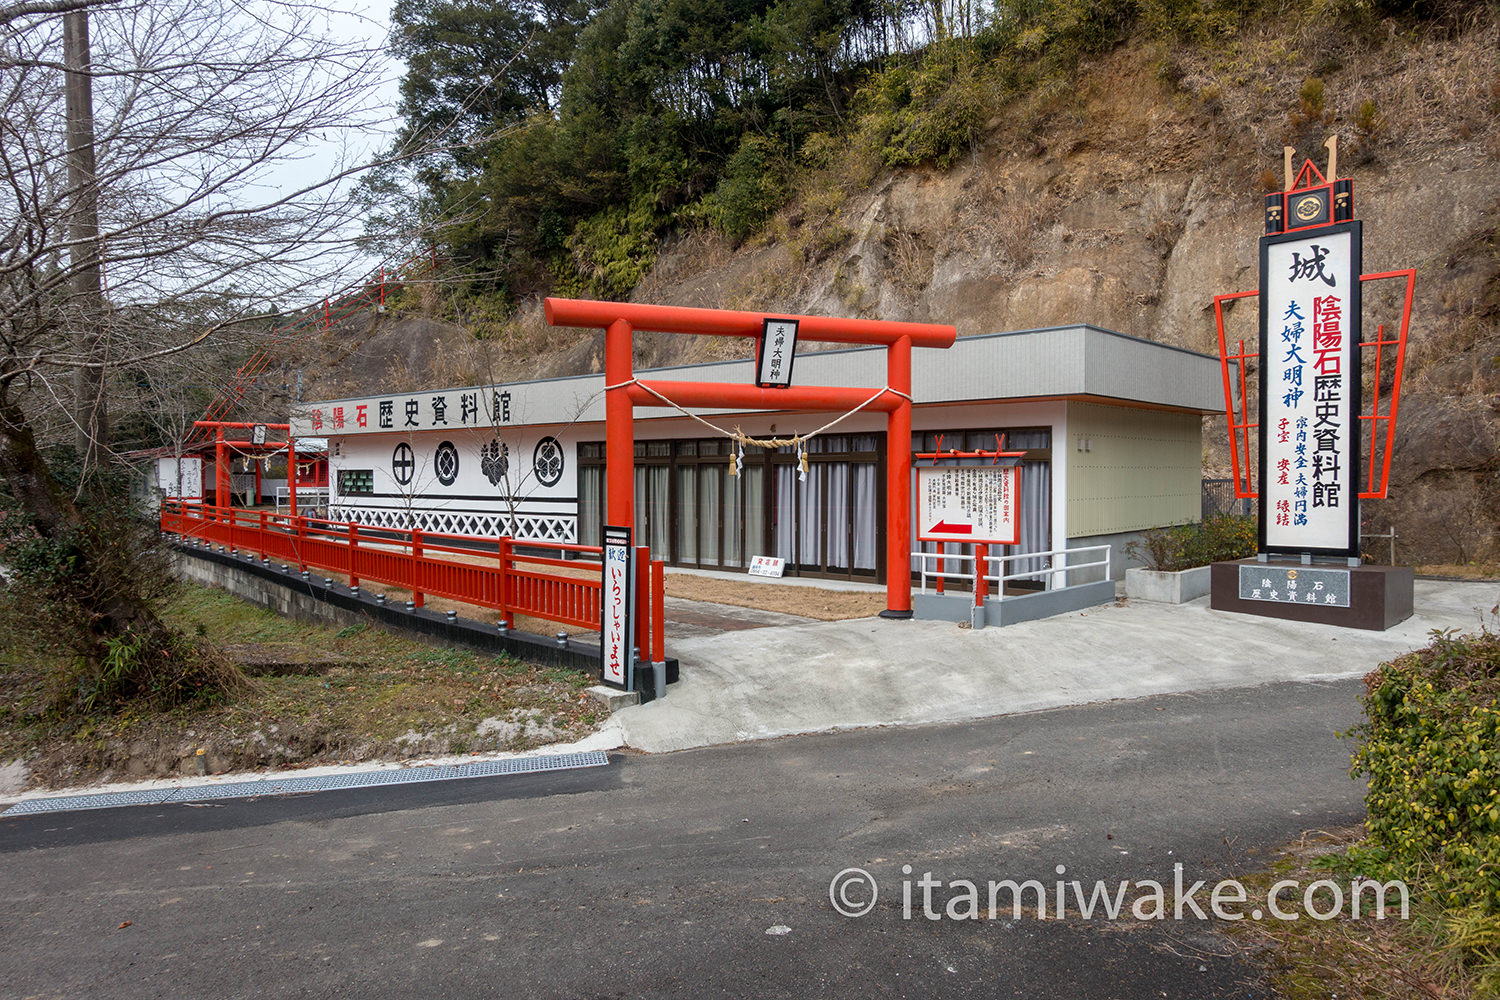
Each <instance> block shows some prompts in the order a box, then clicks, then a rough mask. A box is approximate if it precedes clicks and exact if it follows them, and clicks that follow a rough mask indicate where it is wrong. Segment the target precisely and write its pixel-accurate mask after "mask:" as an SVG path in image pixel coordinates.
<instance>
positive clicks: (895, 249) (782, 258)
mask: <svg viewBox="0 0 1500 1000" xmlns="http://www.w3.org/2000/svg"><path fill="white" fill-rule="evenodd" d="M1335 134H1336V135H1338V136H1339V138H1340V142H1341V146H1340V154H1339V174H1340V175H1341V176H1349V177H1352V178H1353V179H1354V184H1355V188H1354V190H1355V212H1356V216H1357V217H1359V218H1361V219H1363V220H1364V221H1365V248H1364V249H1365V270H1366V272H1367V273H1373V272H1377V271H1382V270H1388V269H1393V268H1401V267H1415V268H1417V269H1418V274H1419V278H1418V286H1417V301H1416V308H1415V311H1414V315H1413V320H1412V329H1411V340H1410V346H1409V351H1408V361H1407V370H1406V376H1405V383H1404V385H1403V394H1402V400H1401V422H1402V426H1401V431H1400V438H1399V442H1398V447H1397V452H1396V458H1395V463H1394V465H1393V472H1392V487H1391V496H1392V498H1391V499H1390V500H1387V501H1375V502H1367V504H1366V508H1365V511H1366V521H1367V525H1368V529H1369V530H1370V531H1372V532H1375V531H1379V532H1383V531H1385V530H1386V529H1387V527H1388V526H1391V525H1394V526H1395V528H1396V531H1397V533H1398V535H1399V536H1400V541H1399V543H1398V544H1399V551H1398V559H1400V560H1401V561H1403V562H1415V563H1421V564H1433V563H1469V562H1474V561H1486V560H1488V561H1491V562H1493V561H1494V560H1496V559H1497V558H1500V457H1497V456H1500V250H1497V246H1496V231H1497V225H1500V33H1497V27H1496V24H1495V22H1494V16H1493V14H1491V15H1490V16H1489V18H1488V20H1486V21H1484V22H1483V23H1477V24H1472V25H1470V26H1469V27H1467V28H1466V29H1465V30H1461V31H1460V30H1451V31H1444V32H1436V31H1425V32H1423V33H1420V34H1403V33H1400V32H1397V31H1396V30H1395V28H1393V27H1392V28H1390V29H1389V30H1387V31H1385V33H1383V34H1381V33H1378V32H1377V33H1374V34H1373V35H1370V36H1367V37H1361V38H1338V37H1329V36H1327V35H1326V34H1324V33H1317V32H1314V31H1311V30H1306V31H1303V32H1301V33H1296V34H1292V33H1287V32H1284V31H1278V30H1277V29H1276V28H1274V27H1263V28H1260V29H1257V30H1255V31H1252V32H1249V33H1245V34H1242V35H1241V36H1240V37H1238V38H1237V39H1236V40H1234V41H1233V42H1227V43H1221V44H1219V45H1217V46H1215V47H1213V48H1211V49H1202V50H1169V49H1167V48H1165V47H1163V46H1161V45H1158V44H1155V43H1153V44H1149V45H1148V44H1128V43H1127V44H1126V45H1124V46H1121V47H1119V48H1117V49H1115V50H1114V51H1112V52H1111V53H1109V54H1108V55H1107V56H1104V57H1102V58H1099V59H1097V60H1095V61H1092V62H1089V63H1086V64H1084V65H1082V66H1080V67H1079V68H1078V70H1077V71H1076V73H1074V74H1073V75H1072V76H1071V77H1070V78H1069V79H1068V80H1067V81H1066V84H1065V85H1064V84H1061V83H1060V84H1058V85H1057V86H1053V87H1049V88H1043V89H1042V90H1041V91H1038V92H1035V93H1031V94H1028V95H1027V96H1026V97H1025V98H1024V99H1022V100H1018V101H1015V102H1012V104H1010V105H1009V106H1006V107H1004V108H1003V109H1002V110H1001V111H1000V112H999V113H997V114H995V115H994V116H993V117H992V118H991V120H989V121H988V123H987V125H986V126H985V127H984V128H983V129H982V131H981V132H980V133H979V134H977V135H976V136H975V138H974V142H973V143H972V148H971V151H970V155H969V156H967V157H965V158H963V159H962V160H961V161H960V162H958V163H957V164H955V165H954V166H952V167H951V168H950V169H947V170H942V171H939V170H935V169H918V170H907V171H891V170H887V169H882V168H880V167H879V166H878V160H877V159H876V158H875V157H874V155H873V153H871V152H870V151H865V150H861V149H859V148H857V147H851V148H848V149H844V150H841V151H839V152H837V153H836V154H833V155H830V156H827V157H824V158H823V159H822V160H821V161H820V162H819V163H818V164H816V166H815V167H809V168H808V169H807V170H806V171H805V172H804V173H802V174H801V175H800V176H799V177H798V178H797V181H796V193H795V196H794V198H793V200H792V202H791V204H790V205H789V206H788V207H787V208H786V209H784V210H783V211H782V212H781V213H779V214H778V215H777V216H776V218H775V219H774V220H773V221H772V222H771V224H770V225H769V226H768V227H766V229H765V230H764V231H763V232H762V233H760V234H759V235H758V236H756V237H754V238H752V239H751V240H749V241H748V242H747V243H745V244H744V245H742V246H738V247H736V246H731V245H729V244H728V243H726V242H725V241H724V240H723V239H722V238H720V237H717V236H715V235H713V234H712V233H709V232H707V231H702V230H699V231H694V232H691V233H687V234H683V235H680V236H678V237H676V238H675V242H671V243H668V244H666V245H664V246H662V247H661V248H660V252H659V254H658V257H657V262H656V264H655V266H654V268H653V270H652V271H651V272H650V274H649V275H648V276H647V278H646V279H645V280H644V281H643V282H642V283H641V284H640V285H639V286H638V287H637V288H636V289H635V291H634V293H633V296H632V297H633V298H634V299H636V300H640V301H652V302H664V303H672V304H685V305H702V306H721V307H729V308H745V309H765V310H773V311H788V312H803V313H822V314H835V315H848V316H867V317H876V316H878V317H882V318H887V319H910V320H930V321H937V322H946V323H953V324H955V325H956V326H957V327H958V330H959V333H960V335H966V334H978V333H986V332H991V331H997V330H1011V329H1024V328H1028V327H1037V326H1046V325H1051V324H1061V323H1073V322H1088V323H1093V324H1096V325H1099V326H1103V327H1107V328H1110V329H1114V330H1118V331H1120V332H1123V333H1128V334H1132V335H1135V336H1140V337H1146V338H1149V339H1152V340H1156V341H1160V342H1163V343H1169V344H1174V345H1179V346H1182V347H1188V348H1192V349H1194V350H1199V351H1205V352H1209V353H1214V352H1216V351H1217V346H1216V333H1215V326H1214V320H1213V309H1212V298H1213V295H1214V294H1215V293H1217V292H1228V291H1240V290H1248V289H1251V288H1253V287H1254V285H1255V283H1256V280H1257V279H1256V269H1257V268H1256V239H1257V237H1258V236H1259V234H1260V231H1261V230H1260V227H1261V213H1262V197H1261V196H1262V193H1263V192H1265V191H1269V190H1275V189H1278V188H1279V187H1281V181H1282V172H1281V162H1282V157H1281V149H1282V146H1283V145H1284V144H1291V145H1295V146H1297V147H1298V149H1299V162H1300V159H1301V157H1302V156H1304V155H1313V156H1314V158H1315V160H1316V162H1317V163H1318V165H1319V166H1320V168H1321V167H1324V166H1325V165H1326V153H1325V152H1324V151H1323V150H1322V148H1321V147H1322V143H1323V140H1324V139H1325V138H1326V137H1327V136H1329V135H1335ZM1383 284H1384V285H1388V286H1390V288H1388V289H1381V290H1378V291H1376V292H1374V294H1371V293H1370V292H1368V291H1367V293H1366V296H1367V297H1366V317H1365V322H1366V325H1367V330H1370V331H1371V332H1373V327H1374V325H1375V324H1376V323H1384V324H1387V326H1388V328H1390V329H1394V328H1396V326H1397V324H1399V321H1400V312H1399V309H1400V300H1399V297H1398V294H1399V292H1398V289H1397V288H1396V286H1397V284H1398V283H1396V282H1386V283H1383ZM478 310H479V307H478V306H475V305H474V304H473V302H472V301H469V300H463V301H461V300H459V299H458V298H457V297H456V296H454V295H453V294H452V293H451V292H448V291H441V290H439V289H438V288H430V289H426V290H414V291H412V292H411V293H409V294H408V296H407V300H406V304H405V309H404V311H398V312H397V313H395V314H392V315H388V316H386V317H380V318H375V317H368V318H366V319H365V320H363V321H361V322H359V323H357V324H351V325H346V326H345V327H343V328H341V329H340V330H337V331H335V332H334V333H333V334H332V335H330V340H331V341H332V343H331V344H330V343H325V344H323V345H321V346H319V347H317V349H314V350H309V351H308V353H307V356H306V357H305V358H304V359H302V361H300V362H298V363H300V364H302V365H303V366H304V368H305V371H306V372H307V374H308V385H307V386H306V389H305V391H306V393H307V394H308V397H309V398H313V397H315V396H319V395H321V396H323V397H325V398H326V397H328V396H331V395H342V394H347V393H349V392H354V391H362V390H364V389H370V388H373V387H375V386H385V387H388V388H405V387H408V386H410V387H416V386H419V385H424V384H437V383H447V384H454V383H461V382H471V381H480V380H483V379H486V378H491V377H493V378H519V377H533V376H539V375H554V374H564V373H573V372H581V371H593V370H598V369H599V367H600V365H601V362H602V356H601V346H600V344H599V343H598V342H597V341H598V338H597V337H596V338H590V337H589V336H588V335H582V336H580V335H578V334H576V333H574V332H570V331H553V330H550V329H548V328H547V327H546V326H545V324H544V323H543V322H542V320H541V317H540V308H539V306H538V305H537V304H535V303H533V304H531V305H529V306H527V307H524V308H523V309H522V310H521V311H520V313H519V314H517V315H515V316H513V317H511V318H510V319H508V320H506V321H504V322H491V321H489V319H488V318H487V317H485V316H484V315H483V314H482V313H480V312H479V311H478ZM1254 322H1255V320H1254V316H1253V311H1252V310H1249V309H1241V310H1240V311H1239V312H1238V313H1232V314H1231V323H1232V324H1233V329H1232V331H1231V332H1232V334H1233V335H1237V336H1242V337H1245V338H1246V339H1249V338H1250V337H1251V336H1252V335H1253V333H1254ZM325 348H331V350H325ZM742 349H743V345H739V344H735V343H727V342H723V341H717V340H705V341H702V342H694V341H692V340H689V339H686V338H660V339H658V340H655V341H649V340H648V341H647V342H645V343H643V344H642V345H641V347H640V350H639V351H638V363H639V364H642V365H649V364H661V363H670V362H677V361H684V360H701V359H709V358H717V357H723V356H725V354H724V352H726V351H733V350H742ZM326 359H331V360H332V362H334V363H333V364H327V363H325V360H326ZM1370 377H1371V376H1369V375H1367V379H1366V381H1367V392H1368V383H1369V382H1370ZM1382 381H1383V382H1384V383H1385V385H1384V387H1383V389H1382V391H1383V392H1385V391H1388V389H1389V375H1388V373H1387V374H1386V375H1385V376H1384V377H1383V379H1382ZM1206 442H1207V444H1206V448H1205V455H1204V465H1205V473H1206V474H1209V475H1223V474H1226V473H1225V471H1224V470H1225V468H1226V467H1227V458H1226V448H1225V446H1224V445H1223V431H1222V420H1218V421H1210V422H1209V433H1208V434H1207V436H1206Z"/></svg>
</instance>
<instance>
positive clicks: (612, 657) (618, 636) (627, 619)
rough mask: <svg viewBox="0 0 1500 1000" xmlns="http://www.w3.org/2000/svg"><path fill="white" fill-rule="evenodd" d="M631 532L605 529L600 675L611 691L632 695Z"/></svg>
mask: <svg viewBox="0 0 1500 1000" xmlns="http://www.w3.org/2000/svg"><path fill="white" fill-rule="evenodd" d="M633 554H634V553H633V550H632V549H631V547H630V529H629V528H625V527H616V526H614V525H605V526H604V559H603V563H604V580H603V589H602V590H601V592H600V597H601V599H602V601H603V607H602V608H601V609H600V616H599V617H600V625H601V628H600V634H599V675H600V679H601V680H602V681H603V682H604V683H605V684H607V685H609V686H610V687H617V688H622V689H624V690H626V691H629V690H630V688H631V685H632V684H633V683H634V673H635V670H634V667H635V657H634V656H633V655H632V650H631V643H632V641H633V632H632V625H633V623H632V621H631V618H632V612H633V611H634V610H635V586H634V584H635V572H634V566H633V563H634V559H633V558H632V557H633Z"/></svg>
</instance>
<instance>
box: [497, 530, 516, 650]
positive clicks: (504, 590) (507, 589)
mask: <svg viewBox="0 0 1500 1000" xmlns="http://www.w3.org/2000/svg"><path fill="white" fill-rule="evenodd" d="M513 565H514V564H513V563H512V561H511V557H510V538H509V536H503V537H501V539H500V619H501V621H503V622H505V627H506V628H512V627H514V626H515V624H516V613H515V611H513V610H512V609H511V601H512V600H513V598H512V596H511V589H512V584H511V579H510V574H511V569H512V567H513Z"/></svg>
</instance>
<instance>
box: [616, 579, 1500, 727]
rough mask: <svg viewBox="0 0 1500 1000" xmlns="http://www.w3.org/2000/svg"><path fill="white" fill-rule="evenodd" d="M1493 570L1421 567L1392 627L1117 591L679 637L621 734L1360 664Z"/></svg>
mask: <svg viewBox="0 0 1500 1000" xmlns="http://www.w3.org/2000/svg"><path fill="white" fill-rule="evenodd" d="M1497 599H1500V584H1497V583H1494V582H1487V583H1450V582H1441V581H1431V580H1418V581H1417V583H1416V592H1415V613H1414V614H1413V616H1412V617H1411V618H1409V619H1407V620H1406V621H1405V622H1403V623H1401V624H1400V625H1398V626H1396V627H1395V628H1392V629H1390V630H1388V631H1386V632H1366V631H1359V630H1353V629H1340V628H1335V627H1333V626H1329V625H1313V624H1305V623H1300V622H1285V621H1278V620H1276V619H1271V618H1256V617H1252V616H1248V615H1238V614H1230V613H1227V612H1220V611H1213V610H1211V609H1210V608H1209V607H1208V599H1207V598H1201V599H1199V600H1197V601H1194V602H1192V603H1190V604H1185V605H1167V604H1153V603H1149V602H1143V601H1130V602H1117V603H1115V604H1111V605H1105V606H1102V607H1098V608H1091V609H1089V610H1088V611H1084V612H1078V613H1074V614H1069V615H1062V616H1059V617H1056V618H1049V619H1045V620H1043V621H1035V622H1026V623H1022V624H1019V625H1011V626H1007V627H1005V628H987V629H981V630H979V631H974V630H970V629H961V628H958V627H957V626H955V625H953V624H951V623H946V622H918V621H906V622H895V621H885V620H882V619H877V618H864V619H857V620H854V621H844V622H834V623H821V622H820V623H816V624H807V625H793V626H774V627H765V628H755V629H751V630H747V631H737V632H730V633H724V634H720V635H709V636H701V637H696V638H686V639H681V640H678V641H675V642H672V643H670V650H669V651H670V652H671V653H672V655H674V656H676V657H678V658H679V660H680V661H681V663H682V681H681V682H680V683H678V684H676V685H673V687H672V688H671V690H670V692H669V693H668V695H667V697H666V698H665V699H661V700H658V701H654V702H651V703H648V704H645V705H638V706H634V707H631V708H627V709H624V710H622V711H620V712H619V713H618V714H617V715H615V716H614V718H613V719H612V720H611V725H612V726H613V727H618V730H619V732H620V735H621V738H622V740H623V742H624V743H625V744H626V745H629V746H631V747H634V748H636V749H639V750H645V751H648V752H662V751H669V750H682V749H686V748H689V747H700V746H712V745H715V744H723V743H734V742H738V741H742V740H754V739H766V738H770V737H776V736H783V735H788V734H792V733H808V732H821V731H826V730H834V729H851V728H860V727H867V726H882V725H909V724H915V723H924V722H950V721H957V720H963V719H977V718H984V717H987V716H993V715H1004V714H1010V713H1015V712H1030V711H1036V710H1038V709H1045V708H1056V707H1060V706H1065V705H1082V704H1087V703H1090V702H1098V701H1107V700H1110V699H1115V698H1139V697H1144V696H1147V695H1155V694H1170V693H1180V692H1188V691H1205V690H1213V689H1219V688H1230V687H1250V686H1256V685H1261V684H1268V683H1273V682H1277V681H1293V680H1314V679H1319V680H1328V679H1336V678H1347V677H1357V676H1360V675H1362V674H1364V673H1366V672H1368V671H1369V670H1371V669H1373V668H1374V667H1375V666H1377V665H1378V664H1380V663H1381V662H1382V661H1384V660H1388V659H1391V658H1392V657H1394V656H1399V655H1400V654H1402V653H1405V652H1409V651H1411V650H1413V649H1418V648H1421V647H1422V646H1425V645H1426V644H1427V643H1428V641H1429V639H1430V635H1429V633H1430V632H1431V631H1432V630H1433V629H1448V628H1456V629H1459V630H1461V631H1470V630H1473V629H1476V628H1478V626H1479V623H1480V621H1481V619H1482V617H1484V616H1487V615H1488V609H1489V608H1491V607H1492V606H1494V605H1495V603H1496V601H1497Z"/></svg>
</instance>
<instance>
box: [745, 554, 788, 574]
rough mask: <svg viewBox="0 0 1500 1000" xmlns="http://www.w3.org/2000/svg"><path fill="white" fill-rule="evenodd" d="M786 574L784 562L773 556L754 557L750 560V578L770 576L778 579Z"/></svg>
mask: <svg viewBox="0 0 1500 1000" xmlns="http://www.w3.org/2000/svg"><path fill="white" fill-rule="evenodd" d="M784 572H786V560H785V559H778V558H776V557H775V556H754V557H752V558H751V560H750V575H751V576H770V577H776V578H777V579H780V577H781V575H782V574H783V573H784Z"/></svg>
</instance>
